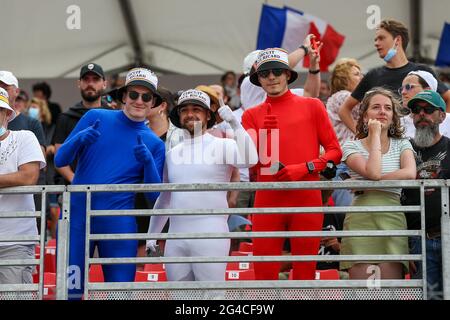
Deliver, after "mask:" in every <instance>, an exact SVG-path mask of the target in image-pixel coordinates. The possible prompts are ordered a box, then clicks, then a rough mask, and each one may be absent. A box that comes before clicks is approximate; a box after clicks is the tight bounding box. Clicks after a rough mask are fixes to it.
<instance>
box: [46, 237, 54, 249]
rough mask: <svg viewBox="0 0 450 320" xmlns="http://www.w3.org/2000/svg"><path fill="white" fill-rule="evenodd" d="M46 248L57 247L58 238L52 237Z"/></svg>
mask: <svg viewBox="0 0 450 320" xmlns="http://www.w3.org/2000/svg"><path fill="white" fill-rule="evenodd" d="M45 247H46V248H56V239H50V240H48V241H47V244H46V245H45Z"/></svg>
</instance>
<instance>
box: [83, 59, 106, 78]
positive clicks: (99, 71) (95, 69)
mask: <svg viewBox="0 0 450 320" xmlns="http://www.w3.org/2000/svg"><path fill="white" fill-rule="evenodd" d="M89 72H92V73H95V74H96V75H98V76H99V77H102V78H103V79H105V73H104V72H103V68H102V67H101V66H100V65H98V64H96V63H88V64H86V65H84V66H83V67H81V70H80V79H81V78H83V77H84V76H85V75H86V74H87V73H89Z"/></svg>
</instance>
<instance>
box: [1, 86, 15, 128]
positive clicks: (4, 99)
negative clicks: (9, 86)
mask: <svg viewBox="0 0 450 320" xmlns="http://www.w3.org/2000/svg"><path fill="white" fill-rule="evenodd" d="M0 108H3V109H7V110H9V111H11V114H10V116H9V119H8V122H11V121H12V120H13V119H14V118H15V117H16V112H15V111H14V109H13V108H11V107H10V106H9V95H8V92H6V90H5V89H3V88H0Z"/></svg>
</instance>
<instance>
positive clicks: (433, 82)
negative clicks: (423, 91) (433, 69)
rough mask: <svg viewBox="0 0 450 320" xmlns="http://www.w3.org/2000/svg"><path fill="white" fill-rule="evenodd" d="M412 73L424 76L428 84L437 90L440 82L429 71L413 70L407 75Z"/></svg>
mask: <svg viewBox="0 0 450 320" xmlns="http://www.w3.org/2000/svg"><path fill="white" fill-rule="evenodd" d="M411 75H416V76H418V77H420V78H422V79H423V80H424V81H425V82H426V83H427V84H428V86H429V87H430V88H431V90H433V91H437V87H438V82H437V80H436V78H435V77H434V76H433V75H432V74H431V73H429V72H428V71H423V70H416V71H411V72H410V73H408V74H407V75H406V76H411Z"/></svg>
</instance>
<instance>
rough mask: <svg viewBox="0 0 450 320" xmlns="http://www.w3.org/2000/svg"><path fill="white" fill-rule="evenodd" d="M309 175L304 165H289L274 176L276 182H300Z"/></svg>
mask: <svg viewBox="0 0 450 320" xmlns="http://www.w3.org/2000/svg"><path fill="white" fill-rule="evenodd" d="M308 173H309V171H308V167H307V166H306V163H302V164H291V165H288V166H286V167H284V168H283V169H281V170H280V171H278V172H277V173H276V174H275V176H274V177H275V179H277V180H278V181H301V180H302V179H303V178H304V177H305V176H306V175H307V174H308Z"/></svg>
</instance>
